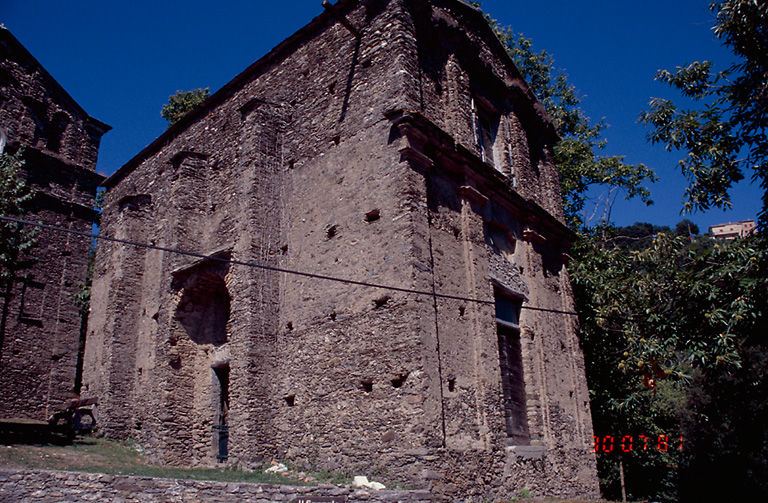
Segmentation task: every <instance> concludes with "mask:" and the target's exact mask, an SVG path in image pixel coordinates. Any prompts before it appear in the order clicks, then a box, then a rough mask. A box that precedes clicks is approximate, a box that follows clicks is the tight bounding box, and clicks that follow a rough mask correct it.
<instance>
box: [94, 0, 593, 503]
mask: <svg viewBox="0 0 768 503" xmlns="http://www.w3.org/2000/svg"><path fill="white" fill-rule="evenodd" d="M339 8H340V9H341V11H342V12H344V13H345V14H346V15H347V17H348V19H349V20H350V21H351V22H352V23H353V24H354V25H355V26H357V27H358V28H359V29H360V30H362V33H363V36H362V38H361V39H360V40H356V39H355V38H354V37H353V36H352V35H351V34H350V32H349V31H347V30H346V29H345V28H344V27H343V26H341V24H339V23H336V22H334V20H333V19H332V18H331V17H330V16H328V15H324V16H321V17H319V18H318V19H316V20H315V21H313V23H311V24H310V25H309V26H308V27H306V28H305V29H303V30H302V31H300V32H299V33H298V34H297V35H295V36H294V37H292V38H291V39H289V40H288V41H286V42H284V43H283V44H281V45H280V46H278V47H277V48H276V49H275V50H273V52H272V53H270V54H269V55H267V56H266V57H265V58H264V59H262V60H261V61H260V62H257V63H256V64H255V65H254V66H253V67H252V68H251V69H249V70H247V71H246V72H244V73H243V74H241V75H240V76H238V77H236V79H235V80H234V81H233V83H232V84H230V85H228V86H225V88H224V89H223V90H222V91H219V92H218V93H217V94H215V95H214V96H213V97H212V98H211V100H210V101H209V102H208V103H207V105H205V106H204V107H203V109H202V110H201V111H200V112H197V113H196V115H195V114H193V115H192V116H190V117H188V118H187V119H186V120H185V121H182V123H180V124H179V125H178V126H175V127H174V128H171V130H170V131H169V132H168V133H166V134H165V135H164V136H162V137H161V138H159V139H158V140H157V141H156V142H155V143H153V144H152V145H150V146H149V147H148V148H147V149H145V150H144V151H143V152H142V153H140V154H139V155H138V156H137V157H136V158H135V160H134V161H132V162H131V163H129V164H128V165H126V167H124V168H122V169H121V170H120V171H119V172H118V174H116V175H114V176H113V177H112V178H111V179H110V180H108V182H107V185H108V187H109V192H108V194H107V198H106V205H105V211H104V216H103V220H102V222H103V223H102V232H104V233H105V234H106V235H108V236H113V237H118V238H122V239H129V240H135V241H141V242H150V243H152V244H155V245H158V246H161V247H167V248H180V249H183V250H190V251H195V252H197V253H200V254H203V255H210V256H211V258H208V259H203V258H200V257H190V256H183V255H177V254H172V253H168V252H163V251H158V250H144V249H135V248H128V247H126V246H124V245H120V244H115V243H111V244H105V245H104V246H102V247H100V249H99V254H98V257H97V273H96V279H95V281H94V287H93V288H94V298H95V301H94V303H93V305H92V317H91V322H90V330H89V334H88V348H87V351H86V383H87V386H88V391H89V392H90V393H94V394H96V395H97V396H99V397H100V399H101V402H100V405H101V407H100V418H101V421H102V424H104V425H105V428H106V430H105V431H106V433H107V434H108V435H110V436H113V437H117V438H125V437H133V438H135V439H137V440H138V441H139V442H140V443H142V445H144V446H145V447H146V448H147V452H148V453H149V455H150V456H153V457H155V459H157V460H158V461H163V462H167V463H172V464H210V463H213V462H215V460H216V456H217V454H218V438H219V437H218V436H217V435H218V434H217V433H216V431H215V430H213V427H214V426H215V425H216V424H217V422H218V421H220V420H221V417H222V416H221V409H222V407H221V403H220V402H221V397H222V392H221V390H222V387H223V384H222V381H221V377H220V374H221V372H222V369H228V374H227V375H228V379H227V381H226V384H227V387H228V396H227V398H228V410H227V413H226V425H227V427H228V432H229V437H228V462H230V463H237V464H243V465H249V464H251V463H255V462H259V461H264V460H268V459H271V458H280V459H288V460H290V461H292V462H295V463H297V464H300V465H304V466H311V467H314V468H317V469H332V470H354V471H361V472H364V473H366V474H368V475H372V476H375V477H377V478H378V479H381V480H383V481H384V482H385V483H391V482H404V483H407V484H409V485H411V486H414V487H424V488H427V487H429V488H431V489H432V490H433V491H435V492H436V493H439V494H447V495H457V496H456V497H467V496H471V497H473V498H479V499H482V498H487V497H492V496H500V497H501V496H508V495H509V493H510V492H511V491H513V490H516V489H519V488H522V487H526V488H528V489H531V490H533V491H534V493H535V494H542V495H544V494H569V495H595V494H596V492H597V481H596V474H595V463H594V457H593V456H591V455H589V454H588V446H589V444H588V442H587V439H588V438H589V435H591V433H590V431H591V424H590V420H589V409H588V405H587V404H586V401H585V400H586V383H585V380H584V374H583V359H582V357H581V354H580V352H579V349H578V343H577V342H576V340H575V326H574V324H573V321H572V320H571V319H570V318H568V317H567V316H566V317H564V316H554V317H553V316H551V313H550V314H542V313H541V312H538V311H536V312H534V311H524V313H523V314H522V315H521V320H520V323H521V326H522V330H521V345H522V357H523V369H522V371H523V375H524V379H525V391H526V393H527V400H526V402H527V411H526V413H527V419H528V425H529V429H530V432H531V434H530V444H531V445H525V446H520V445H508V439H507V434H506V430H505V418H504V405H503V393H502V384H501V380H502V377H501V371H500V360H499V358H500V357H499V346H498V339H497V334H496V326H495V322H494V306H493V300H494V284H497V285H498V286H500V287H502V288H504V289H506V290H509V291H511V292H514V293H516V294H519V295H522V296H525V297H526V298H527V302H526V304H528V305H530V306H532V307H544V308H551V309H560V310H572V296H571V294H570V289H569V286H568V278H567V273H566V272H565V269H564V267H563V263H562V261H561V259H562V252H563V251H564V250H565V248H564V247H565V245H566V242H567V241H568V239H569V235H568V231H567V229H565V227H564V226H563V225H562V223H561V222H560V221H559V220H558V218H559V217H560V216H561V213H562V211H561V208H560V203H559V199H558V197H559V196H558V193H557V181H556V178H554V167H553V166H552V165H551V163H550V162H549V161H548V158H547V157H546V155H545V150H546V149H545V146H546V144H547V142H551V141H552V140H553V138H552V137H551V131H550V130H548V129H547V127H548V126H547V123H546V120H545V117H544V115H542V114H540V113H537V110H536V108H535V106H534V105H533V104H532V101H531V100H532V95H530V93H529V92H528V91H526V89H527V88H526V87H525V84H524V83H523V82H522V81H521V80H520V79H519V76H516V74H515V73H514V68H513V67H511V65H509V64H508V63H506V62H504V61H503V60H502V56H503V55H499V54H498V53H497V51H496V49H493V47H491V48H489V45H488V44H489V43H490V42H489V41H488V40H486V39H484V38H483V37H484V35H482V32H481V31H479V30H480V29H481V28H480V27H479V25H478V23H479V22H481V21H482V18H480V17H479V16H478V15H477V13H476V12H474V11H472V10H471V8H469V7H467V6H466V5H464V6H459V4H458V3H456V2H447V1H446V2H437V1H436V2H426V1H422V0H419V1H417V0H410V1H406V0H390V1H386V0H380V1H369V2H360V3H357V2H342V3H341V6H340V7H339ZM473 16H474V17H473ZM433 25H434V26H437V28H434V27H433ZM464 25H466V26H468V27H469V28H462V27H461V26H464ZM485 29H486V31H488V33H490V31H489V30H488V29H487V27H486V28H485ZM467 30H468V31H470V32H471V33H470V34H467V33H466V31H467ZM473 30H478V33H479V34H478V33H474V32H473ZM472 44H474V45H472ZM465 46H468V47H466V48H465ZM471 54H475V56H474V59H473V58H472V57H470V55H471ZM477 54H480V55H481V59H480V63H478V62H477V61H476V60H477ZM443 66H444V68H443ZM488 70H490V71H491V72H492V73H493V75H492V76H490V77H489V76H487V75H486V74H485V73H484V72H486V71H488ZM430 72H432V73H430ZM433 74H435V75H440V79H441V80H436V79H433V78H432V75H433ZM440 89H442V91H440ZM526 93H528V94H526ZM497 99H498V100H500V101H498V103H499V104H498V105H494V102H495V101H494V100H497ZM473 101H477V102H478V103H480V106H483V107H490V106H496V107H498V108H497V109H496V112H498V116H499V119H498V120H499V124H500V129H499V132H497V134H496V135H495V137H496V140H495V141H496V143H497V144H498V145H495V144H494V146H493V148H494V150H493V156H494V159H493V160H494V166H495V167H492V166H490V165H489V164H487V163H484V162H483V160H482V159H481V158H480V156H481V154H482V150H481V149H482V147H481V146H480V145H478V144H477V142H476V141H475V138H474V136H475V135H476V131H475V133H473V112H472V102H473ZM408 111H416V112H408ZM502 112H503V113H502ZM507 119H508V120H507ZM534 144H535V145H540V146H541V152H544V154H542V153H541V152H540V153H539V154H536V155H537V156H538V158H537V159H538V160H537V161H534V160H533V159H532V157H531V154H530V152H531V150H532V149H533V147H531V145H534ZM497 147H498V148H497ZM507 147H509V148H510V149H511V155H506V156H505V155H503V154H504V152H506V151H507ZM537 148H538V147H537ZM497 153H499V155H497ZM505 159H512V160H513V163H512V164H514V166H507V165H505V164H504V160H505ZM513 168H514V169H516V170H517V171H516V172H515V173H516V175H515V178H516V180H517V189H518V191H519V192H515V191H513V190H511V187H512V186H513V185H512V184H513V183H514V182H513V181H512V177H511V176H510V175H512V174H513V173H512V169H513ZM553 215H554V216H553ZM490 228H493V229H503V230H504V232H505V233H506V234H507V235H508V237H509V239H510V240H511V242H513V243H515V247H514V249H513V251H510V250H501V249H499V247H498V243H496V242H495V241H494V239H493V237H492V236H491V231H490V230H489V229H490ZM493 232H496V231H493ZM217 258H218V259H228V260H232V261H235V262H234V263H224V262H220V261H217ZM238 262H240V263H238ZM244 262H248V263H257V264H263V265H266V266H269V267H272V268H280V269H289V270H295V271H302V272H306V273H311V274H314V275H320V276H333V277H336V278H344V279H348V280H351V282H347V283H343V282H334V281H329V280H328V279H323V278H322V277H310V276H306V275H305V276H297V275H293V274H287V273H285V272H280V271H278V270H275V269H262V268H257V267H249V266H247V265H243V264H242V263H244ZM361 282H362V283H366V284H367V285H361V284H360V283H361ZM494 282H495V283H494ZM370 284H380V285H392V286H396V287H398V288H403V289H406V290H416V291H418V292H419V293H414V292H408V291H397V290H387V289H380V288H375V287H372V286H369V285H370ZM206 292H207V293H206ZM431 292H436V293H438V294H441V295H450V296H455V297H460V298H445V297H433V296H432V295H430V293H431ZM204 298H218V299H226V302H225V300H221V301H216V302H217V303H215V304H211V303H210V302H209V303H206V302H207V301H206V302H204V301H203V300H197V299H204ZM467 298H468V299H469V300H466V299H467ZM475 300H477V301H479V302H477V301H475ZM227 302H228V317H225V318H226V320H227V321H226V325H225V329H224V332H225V336H224V339H226V340H223V339H222V338H221V337H219V338H216V337H213V336H210V335H208V336H203V335H201V334H212V333H214V332H216V330H218V329H216V330H215V329H214V327H213V323H214V321H211V320H220V319H222V316H223V315H219V314H216V315H212V316H209V317H206V316H205V315H204V314H203V313H208V312H211V313H223V312H225V311H227V309H224V307H221V306H224V305H225V304H226V303H227ZM216 306H219V307H216ZM209 310H210V311H209ZM206 319H207V320H208V321H201V322H202V323H205V324H206V327H207V328H199V327H197V328H196V327H195V326H194V325H195V323H199V322H190V320H206ZM215 323H219V321H216V322H215ZM216 333H218V332H216ZM206 337H208V338H207V339H206ZM459 495H460V496H459Z"/></svg>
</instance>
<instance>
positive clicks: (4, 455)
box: [0, 438, 342, 485]
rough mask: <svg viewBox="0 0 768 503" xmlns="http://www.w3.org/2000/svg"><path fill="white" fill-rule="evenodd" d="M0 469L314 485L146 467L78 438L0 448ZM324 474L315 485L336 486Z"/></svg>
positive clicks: (255, 474) (132, 450)
mask: <svg viewBox="0 0 768 503" xmlns="http://www.w3.org/2000/svg"><path fill="white" fill-rule="evenodd" d="M0 466H3V467H11V468H28V469H38V470H67V471H76V472H88V473H108V474H113V475H133V476H138V477H163V478H174V479H194V480H213V481H218V482H252V483H260V484H287V485H316V483H312V482H303V481H302V480H300V479H299V478H298V477H296V476H291V475H289V476H282V475H278V474H273V473H264V469H263V468H262V469H259V470H255V471H245V470H241V469H239V468H236V467H223V468H182V467H174V466H162V465H154V464H151V463H148V462H147V461H146V460H145V459H144V457H143V456H142V454H141V453H140V452H139V450H138V449H137V448H136V446H135V444H133V443H130V442H113V441H110V440H105V439H100V438H78V439H76V440H75V441H74V442H73V443H72V444H71V445H64V446H60V445H53V444H38V445H29V444H14V445H4V446H3V445H0ZM337 477H338V476H334V475H333V474H330V473H326V476H325V477H324V478H323V479H318V481H321V482H325V481H326V480H327V481H328V483H337V482H336V480H342V479H341V478H337ZM339 483H340V482H339Z"/></svg>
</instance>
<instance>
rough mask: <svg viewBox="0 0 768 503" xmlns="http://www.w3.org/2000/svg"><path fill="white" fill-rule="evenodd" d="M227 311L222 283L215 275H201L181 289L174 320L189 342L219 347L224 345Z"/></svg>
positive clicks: (224, 285)
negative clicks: (179, 324) (176, 320)
mask: <svg viewBox="0 0 768 503" xmlns="http://www.w3.org/2000/svg"><path fill="white" fill-rule="evenodd" d="M229 309H230V296H229V292H228V291H227V285H226V284H225V283H224V279H223V278H222V277H221V276H219V275H218V274H211V273H209V274H200V275H199V276H197V278H195V280H194V281H193V282H192V284H191V285H190V286H188V287H186V288H185V289H184V293H183V295H182V297H181V301H180V302H179V306H178V308H177V309H176V318H177V319H178V320H179V322H180V323H181V325H182V326H183V327H184V330H185V331H186V332H187V335H188V336H189V338H190V339H191V340H192V341H194V342H196V343H197V344H213V345H214V346H219V345H221V344H224V343H225V342H227V323H228V322H229Z"/></svg>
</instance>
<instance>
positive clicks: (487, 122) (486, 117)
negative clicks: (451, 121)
mask: <svg viewBox="0 0 768 503" xmlns="http://www.w3.org/2000/svg"><path fill="white" fill-rule="evenodd" d="M472 115H473V119H474V136H475V143H476V144H477V146H478V147H480V157H481V158H482V160H483V161H484V162H487V163H488V164H490V165H491V166H496V161H495V155H494V147H495V146H496V136H497V135H498V133H499V121H500V120H501V117H500V115H499V114H498V113H497V112H495V111H492V110H490V109H489V108H488V107H485V106H483V105H482V104H479V103H478V100H476V99H473V100H472Z"/></svg>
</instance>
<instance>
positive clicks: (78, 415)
mask: <svg viewBox="0 0 768 503" xmlns="http://www.w3.org/2000/svg"><path fill="white" fill-rule="evenodd" d="M94 428H96V418H94V417H93V413H92V412H91V410H90V409H77V410H76V411H75V413H74V414H72V429H74V430H75V431H76V432H78V433H90V432H92V431H93V430H94Z"/></svg>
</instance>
